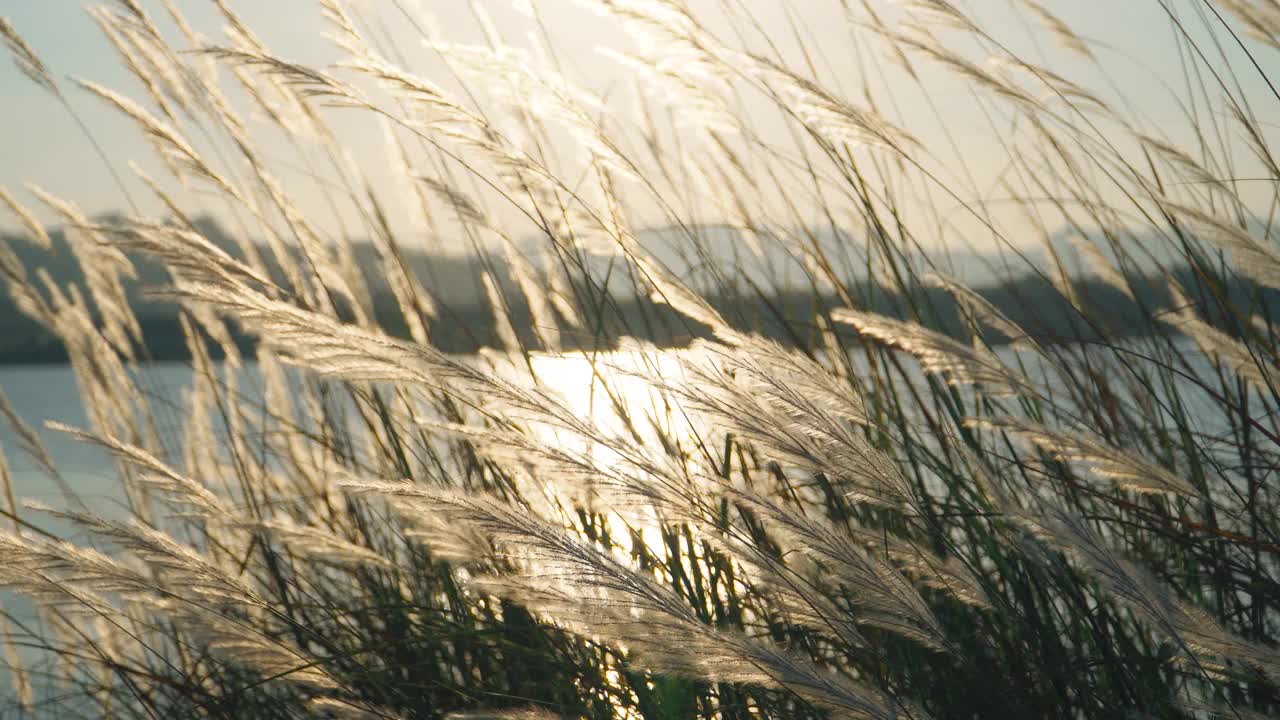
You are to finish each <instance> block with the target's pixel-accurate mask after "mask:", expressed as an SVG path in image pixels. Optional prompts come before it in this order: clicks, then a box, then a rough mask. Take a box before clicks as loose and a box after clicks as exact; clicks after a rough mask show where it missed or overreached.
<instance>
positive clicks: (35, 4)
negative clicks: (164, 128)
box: [0, 0, 1275, 227]
mask: <svg viewBox="0 0 1280 720" xmlns="http://www.w3.org/2000/svg"><path fill="white" fill-rule="evenodd" d="M404 1H405V2H406V3H408V4H410V5H412V4H413V3H412V2H410V0H404ZM532 1H533V2H536V3H537V5H538V8H539V10H540V11H541V12H542V13H543V17H544V19H545V21H546V23H545V24H546V25H547V27H548V31H549V32H550V33H551V35H552V36H553V45H554V48H555V51H556V53H557V54H558V55H559V56H560V59H561V60H562V61H565V66H566V67H568V68H570V74H571V75H573V77H574V79H575V81H577V82H580V83H581V84H582V85H584V86H586V87H588V88H591V89H594V90H596V91H598V92H602V93H610V92H613V91H614V90H615V88H616V86H617V85H618V84H619V83H620V81H622V80H623V79H624V76H623V73H622V70H621V69H620V66H618V65H617V64H616V63H614V62H612V61H610V60H608V59H607V58H605V57H603V56H602V55H601V54H600V53H599V51H598V47H599V46H611V47H623V48H625V47H627V46H628V45H629V42H628V40H627V38H626V37H625V36H624V35H623V34H622V33H620V32H619V31H618V30H617V28H616V25H615V23H614V22H613V21H610V20H604V19H600V18H597V17H595V16H594V15H593V14H592V13H591V12H589V11H587V10H585V9H583V8H582V7H581V6H580V5H579V4H578V3H576V2H574V1H573V0H532ZM1200 1H1201V0H1066V1H1063V0H1044V5H1045V6H1046V7H1048V8H1050V9H1051V10H1053V11H1054V12H1055V13H1057V14H1059V15H1060V16H1061V17H1063V18H1064V19H1066V20H1067V21H1068V22H1069V23H1070V24H1071V25H1072V27H1073V28H1074V29H1076V30H1077V32H1079V33H1080V34H1081V35H1083V36H1085V37H1087V38H1090V39H1091V40H1093V41H1095V42H1096V43H1097V47H1098V50H1097V52H1098V54H1099V56H1100V58H1101V60H1102V64H1103V65H1104V66H1106V67H1107V73H1106V75H1105V76H1103V75H1102V74H1101V73H1100V72H1099V71H1098V70H1097V69H1096V68H1094V67H1090V66H1087V65H1086V64H1084V63H1083V62H1081V61H1079V60H1076V59H1073V57H1072V56H1070V55H1069V54H1067V53H1064V52H1062V51H1060V50H1058V49H1056V48H1053V47H1047V46H1035V45H1030V44H1028V43H1027V40H1026V38H1027V30H1028V25H1027V24H1026V23H1027V20H1026V17H1025V15H1019V14H1015V13H1014V12H1013V11H1012V10H1011V8H1012V7H1013V4H1014V0H969V2H963V1H958V4H959V5H960V6H961V7H964V8H965V9H966V10H968V11H971V12H972V13H973V14H974V15H975V16H976V17H978V18H980V19H981V24H982V25H983V26H984V27H985V28H987V29H988V30H990V31H991V32H992V34H994V35H995V36H996V37H998V38H1000V39H1001V41H1002V42H1006V43H1007V44H1008V45H1009V46H1011V47H1013V48H1015V49H1018V50H1019V51H1025V52H1027V53H1028V57H1030V58H1039V59H1041V60H1042V61H1043V62H1044V63H1045V64H1046V65H1047V66H1049V67H1051V68H1053V69H1055V70H1059V71H1064V72H1065V73H1066V74H1070V75H1071V76H1072V77H1073V79H1076V80H1077V81H1080V82H1082V84H1084V85H1086V86H1089V87H1106V86H1107V83H1114V85H1115V86H1118V87H1121V88H1124V89H1125V93H1124V96H1123V101H1124V102H1126V103H1128V104H1129V106H1130V107H1131V109H1132V111H1133V112H1134V113H1135V114H1137V115H1138V116H1140V117H1142V118H1143V119H1144V121H1145V122H1146V123H1147V124H1149V125H1151V126H1154V127H1170V126H1173V125H1176V124H1178V123H1180V122H1181V120H1180V119H1179V118H1178V115H1177V113H1178V108H1177V106H1176V104H1174V103H1173V102H1172V100H1171V97H1170V94H1169V91H1168V90H1167V89H1166V88H1165V87H1162V84H1163V83H1177V82H1178V78H1179V77H1180V76H1181V71H1180V69H1179V68H1180V65H1179V58H1178V53H1177V50H1176V45H1175V43H1174V41H1173V37H1174V36H1173V32H1172V31H1171V29H1170V25H1169V22H1168V19H1167V15H1166V13H1165V11H1164V9H1162V7H1161V3H1162V2H1165V3H1169V5H1170V6H1172V7H1173V8H1175V10H1177V11H1178V12H1180V13H1183V14H1187V13H1190V12H1192V10H1191V8H1194V7H1195V6H1196V4H1197V3H1199V2H1200ZM142 2H143V5H144V6H146V7H147V8H148V9H149V10H150V12H151V13H152V15H153V16H155V17H157V18H161V17H163V15H164V13H163V11H162V9H161V7H160V5H159V3H158V2H155V0H142ZM227 2H228V4H229V5H230V6H231V7H232V8H234V9H235V10H236V12H238V13H239V14H240V15H241V16H242V17H243V18H244V19H245V20H246V21H247V24H248V25H249V26H250V27H252V28H253V29H254V30H255V31H256V32H257V33H258V35H259V36H260V37H261V38H262V39H263V40H264V41H265V44H266V45H267V46H268V47H270V48H271V49H272V50H273V51H274V52H275V53H276V54H278V55H279V56H282V57H285V58H289V59H295V60H300V61H303V62H306V63H311V64H316V65H322V66H323V65H326V64H329V63H331V62H333V61H334V60H335V59H337V57H338V54H337V51H336V50H335V49H334V48H333V46H332V45H331V44H330V43H329V42H328V41H327V40H325V39H324V38H323V37H322V34H323V32H324V31H325V26H324V23H323V21H322V19H321V17H320V13H319V11H318V7H317V6H316V4H315V2H314V0H227ZM475 2H476V4H478V5H480V6H482V7H483V9H484V10H485V11H486V12H487V13H488V15H490V16H491V17H492V19H493V22H494V24H495V25H496V26H497V28H498V30H499V32H500V33H501V34H502V35H503V36H504V37H505V38H507V39H509V40H511V41H512V42H513V43H515V44H519V43H520V39H521V38H524V37H526V36H527V35H528V34H529V33H530V32H531V30H532V28H531V21H530V20H528V19H527V17H526V16H525V15H524V14H522V13H520V12H518V11H517V10H516V9H515V8H514V5H515V3H513V2H511V0H475ZM791 2H792V3H793V5H792V7H793V8H794V10H795V14H796V16H797V17H798V18H799V19H800V21H801V22H802V23H803V24H804V28H803V29H802V32H803V33H804V34H805V35H807V36H808V37H809V39H810V40H811V44H812V46H813V47H819V48H821V49H822V54H823V58H822V60H823V61H824V64H825V65H826V66H827V67H828V68H829V69H830V70H831V74H832V75H833V76H835V77H839V76H841V74H842V73H840V72H839V68H840V67H842V65H843V64H845V63H854V62H858V54H857V51H856V48H855V46H854V44H853V43H852V42H851V38H852V37H853V36H852V35H851V33H850V28H849V26H848V24H847V23H846V22H845V20H844V19H843V16H842V15H841V14H840V13H839V11H838V10H837V8H838V7H839V2H838V0H791ZM872 2H873V4H876V5H885V4H887V3H889V0H872ZM175 3H176V4H177V5H178V7H179V8H181V10H182V11H183V12H184V13H185V14H187V16H188V19H189V21H190V23H191V24H192V25H193V26H195V27H196V28H197V29H198V30H200V31H201V32H202V34H204V35H207V36H209V37H210V38H213V39H214V41H215V42H216V41H217V39H218V38H220V37H221V28H222V25H223V23H222V20H221V18H219V17H218V15H217V13H216V10H215V9H214V7H213V3H212V2H211V1H210V0H175ZM721 3H739V4H740V7H749V8H750V10H751V12H752V13H754V14H756V15H757V16H758V18H759V20H760V21H761V22H762V23H763V24H764V25H765V26H766V27H770V28H778V30H777V36H778V37H779V38H780V39H782V41H783V45H784V47H785V46H786V45H787V42H786V38H787V37H788V36H789V33H790V30H789V29H787V25H786V24H785V22H786V16H785V15H784V14H783V13H782V11H781V10H780V8H781V7H783V4H782V3H780V2H774V0H758V1H757V0H692V1H691V3H690V4H691V6H692V7H693V8H694V9H695V11H697V12H698V13H699V16H700V17H704V18H708V19H709V24H710V26H711V28H712V29H713V30H715V31H717V32H724V33H726V34H731V33H732V32H734V28H732V27H730V26H728V25H725V24H720V25H717V21H716V19H715V18H716V17H718V7H719V6H720V5H721ZM349 4H350V5H351V7H352V8H353V9H355V10H357V11H358V12H359V13H360V15H361V17H362V18H365V19H368V20H371V21H372V22H373V23H375V24H377V25H379V26H380V27H382V28H383V29H385V31H386V32H387V33H389V35H390V36H391V37H394V38H397V43H398V44H402V45H403V47H404V48H406V49H407V50H406V51H407V52H408V53H409V54H410V58H411V61H412V63H413V65H414V69H415V70H416V71H417V72H419V73H420V74H423V75H426V76H428V77H432V78H438V77H445V78H447V73H446V72H445V68H444V67H443V66H442V65H441V64H439V63H438V62H437V60H436V59H435V58H434V57H433V56H432V54H431V53H430V52H429V51H427V50H426V49H425V48H422V47H421V43H420V42H418V41H417V38H415V37H414V35H413V34H412V33H411V32H410V31H409V29H408V20H407V18H406V16H405V15H403V14H402V13H401V11H399V10H397V9H396V8H395V3H394V2H392V0H351V1H350V2H349ZM422 4H423V5H425V6H426V7H428V8H429V14H430V16H432V20H433V24H434V26H435V27H436V28H438V30H439V32H440V33H441V34H442V35H443V36H444V37H446V38H449V39H451V40H456V41H459V42H479V41H480V39H481V38H482V37H483V36H482V33H481V29H480V27H481V26H480V25H479V24H478V23H477V20H476V17H477V16H476V13H475V11H474V9H473V7H472V1H471V0H429V1H428V2H424V3H422ZM855 4H856V3H855ZM0 14H3V15H5V16H7V17H8V18H9V20H10V21H11V22H12V23H13V25H14V26H15V27H16V28H17V29H18V30H19V32H21V33H22V34H23V35H24V36H25V38H26V39H27V41H28V43H29V44H30V45H31V46H32V47H34V48H35V49H36V51H37V52H38V53H39V54H40V55H41V56H42V57H43V59H44V60H45V62H46V63H47V64H48V65H49V66H50V67H51V69H52V70H53V72H54V74H55V75H56V76H57V77H58V78H60V79H65V78H69V77H72V76H76V77H83V78H86V79H90V80H92V81H94V82H97V83H100V84H102V85H105V86H107V87H111V88H114V89H118V90H120V91H122V92H124V93H125V94H128V95H131V96H133V97H136V98H141V97H143V96H142V94H141V91H140V89H139V86H138V85H137V83H136V82H135V81H134V80H133V79H132V78H131V77H129V75H128V74H127V72H126V70H125V69H124V68H123V67H122V66H121V65H120V63H119V62H118V60H117V58H116V56H115V54H114V51H113V50H112V49H111V47H110V46H109V45H108V44H107V42H106V41H105V39H104V38H103V37H102V36H101V34H100V31H99V30H98V29H97V27H96V25H95V24H94V23H93V21H92V20H91V19H90V18H89V16H88V14H87V13H86V12H85V9H84V3H83V2H82V0H0ZM175 37H176V36H175ZM1040 37H1041V39H1042V40H1043V39H1044V38H1045V36H1044V35H1043V34H1041V36H1040ZM1108 48H1109V49H1108ZM1263 57H1264V59H1270V60H1275V56H1274V55H1270V54H1266V55H1264V56H1263ZM1236 61H1237V62H1240V58H1239V57H1236ZM1244 68H1245V66H1244V65H1243V64H1241V65H1239V66H1237V72H1238V73H1239V75H1240V76H1241V77H1242V78H1244V82H1245V83H1246V87H1247V88H1249V89H1250V90H1251V91H1252V90H1253V89H1260V88H1261V87H1262V85H1261V82H1260V80H1259V79H1258V78H1257V77H1256V74H1254V73H1251V72H1247V71H1246V70H1245V69H1244ZM875 72H876V73H882V74H883V77H881V78H880V80H881V81H882V82H883V83H885V84H888V85H892V84H893V83H894V82H895V80H894V78H895V73H897V72H898V71H897V70H896V69H893V68H892V67H890V66H889V65H888V64H885V66H884V68H883V69H879V68H876V69H875ZM224 77H225V76H224ZM939 78H942V79H941V80H940V81H939V82H937V83H934V84H933V85H932V86H931V87H932V90H931V93H932V98H931V99H932V101H933V102H934V103H935V104H936V105H937V106H938V107H941V108H943V109H944V111H943V112H942V113H941V114H934V113H933V112H932V111H926V109H927V108H926V105H925V104H924V103H923V102H922V101H921V99H919V98H911V97H907V98H905V99H904V100H903V102H902V104H901V105H899V106H898V107H897V108H896V109H897V112H898V113H899V114H900V115H901V116H903V117H904V118H905V119H906V120H907V122H904V123H903V124H905V125H907V126H908V127H910V128H912V129H913V131H915V132H917V134H921V135H923V136H924V137H925V139H926V140H930V139H940V138H942V137H943V133H944V132H948V133H950V134H951V135H952V136H953V137H955V138H956V140H957V141H958V145H959V147H960V148H962V152H963V153H964V154H965V156H966V161H967V162H970V163H972V164H973V166H974V167H976V168H977V173H978V174H979V175H984V174H985V175H988V176H994V175H995V174H997V173H998V172H999V170H1000V168H999V166H998V163H997V162H996V161H994V160H992V158H998V157H999V155H1000V153H999V150H998V147H997V145H996V138H994V137H993V134H992V132H991V129H990V127H989V126H987V125H986V124H985V123H984V122H983V121H982V118H981V115H980V114H978V113H976V112H974V111H971V110H964V109H963V108H964V107H966V106H969V105H971V103H967V102H966V101H967V100H968V99H969V98H968V97H967V95H968V90H967V89H966V87H965V86H964V85H963V84H961V83H952V84H948V83H947V82H946V81H945V78H943V76H942V75H939ZM228 84H229V80H228ZM64 87H66V88H67V95H68V97H69V99H70V102H71V104H72V106H73V108H74V109H75V111H76V113H77V114H78V115H79V116H80V118H82V119H83V120H84V121H85V123H86V125H88V126H89V127H90V128H91V132H92V134H93V136H94V137H95V138H96V140H97V141H98V142H99V143H100V144H101V145H102V146H103V147H104V148H105V149H106V150H107V152H108V154H109V155H110V157H111V159H112V163H113V165H114V166H115V167H116V169H117V170H118V171H120V172H122V173H124V174H126V175H127V174H128V169H127V167H126V162H127V161H129V160H136V161H138V162H139V164H140V165H141V166H142V167H143V168H144V169H145V170H146V171H147V172H148V173H150V174H152V175H153V176H156V177H162V176H164V175H165V173H164V169H163V166H161V165H160V164H159V163H158V162H157V161H156V160H154V159H153V158H152V155H151V152H150V149H149V146H148V145H147V143H146V141H145V139H144V138H143V137H141V134H140V133H139V132H138V130H137V128H136V127H135V126H133V124H132V123H130V122H129V121H127V120H125V119H124V118H122V117H120V116H118V115H116V114H115V113H114V112H110V111H107V110H106V109H105V107H104V106H103V105H102V104H101V102H99V101H98V100H96V99H95V98H92V97H90V96H88V94H87V93H85V92H83V91H80V90H78V89H77V88H75V87H74V86H72V85H71V84H70V83H66V84H64ZM845 89H846V90H849V88H845ZM854 90H856V88H855V89H854ZM1254 96H1255V97H1258V96H1259V95H1258V94H1257V93H1254ZM952 107H956V108H961V109H958V110H955V111H952V110H951V108H952ZM762 114H763V113H762ZM333 117H334V118H335V120H334V122H335V123H336V126H337V128H338V131H339V135H340V137H342V140H343V144H344V147H345V148H346V149H347V150H349V151H350V154H351V155H352V156H353V157H354V158H355V160H356V162H357V163H358V164H359V166H360V167H361V168H362V169H363V170H364V171H365V173H366V174H367V175H368V176H369V177H370V180H371V182H372V183H373V184H374V185H375V187H377V188H379V189H382V190H387V191H393V190H394V187H393V185H394V183H393V181H392V179H391V178H389V177H387V175H388V173H387V172H386V168H387V167H388V165H387V152H386V148H385V143H384V140H383V136H382V134H381V132H380V131H379V128H378V126H377V125H375V124H372V123H370V122H368V119H367V118H359V117H350V116H343V115H341V114H338V115H334V116H333ZM765 122H766V125H767V121H765ZM779 131H781V126H779ZM279 153H280V157H279V158H278V159H279V160H280V162H281V163H282V165H281V167H297V166H299V165H301V163H298V162H294V161H291V160H290V159H289V149H288V148H286V147H280V148H279ZM285 179H286V180H287V181H290V188H291V189H293V188H296V192H297V194H298V196H299V198H300V200H299V202H300V204H301V205H302V209H303V210H304V212H306V213H308V214H314V215H315V216H323V215H324V214H325V213H326V212H329V211H330V208H329V204H330V203H329V201H328V199H327V197H326V195H325V194H324V192H322V191H321V190H320V189H319V188H318V187H310V186H313V185H315V184H314V183H309V182H306V176H305V174H304V173H303V172H302V171H301V169H299V170H298V174H297V176H296V177H294V178H285ZM294 180H297V181H298V182H296V183H295V182H292V181H294ZM28 182H29V183H34V184H36V185H38V186H40V187H43V188H46V189H48V190H51V191H53V192H55V193H56V194H59V195H61V196H63V197H66V198H68V199H70V200H73V201H74V202H76V203H77V204H78V205H79V206H80V207H81V208H83V209H84V210H86V211H88V212H89V213H91V214H92V213H100V212H109V211H114V210H122V209H124V207H125V202H124V199H123V197H122V194H121V192H120V190H119V188H118V186H117V184H116V183H115V182H114V181H113V180H112V179H111V176H110V174H109V173H108V171H107V170H106V169H105V167H104V166H103V164H102V163H101V162H100V161H98V160H97V159H96V158H95V157H94V156H93V155H92V149H91V146H90V144H89V142H88V140H87V139H86V138H85V136H84V135H83V133H81V132H80V131H79V130H78V129H77V126H76V123H75V121H74V120H73V118H72V117H71V116H70V115H69V114H68V113H67V112H66V110H65V109H64V108H63V107H61V106H60V105H59V104H58V103H57V102H56V101H55V100H54V99H53V98H51V97H50V96H49V95H48V94H47V93H45V92H43V91H42V90H41V89H40V88H38V87H36V86H35V85H33V84H32V83H30V82H29V81H27V79H26V78H25V77H23V76H22V75H21V74H20V73H19V72H18V71H17V70H16V69H15V68H13V67H12V66H10V65H8V64H7V63H5V64H0V185H3V186H5V187H8V188H11V189H18V188H21V186H22V185H23V184H24V183H28ZM128 183H129V184H128V188H129V190H130V192H131V194H132V195H134V196H135V197H137V198H146V196H147V193H146V192H145V189H144V188H143V187H142V186H141V185H140V184H139V183H137V182H135V181H132V180H129V181H128ZM184 197H185V198H186V199H189V200H193V201H195V202H196V203H197V204H199V203H201V202H206V199H205V198H203V197H201V196H199V194H198V193H195V192H194V191H188V192H187V194H186V195H185V196H184ZM141 204H142V205H143V210H144V212H152V213H154V212H158V210H157V206H156V205H155V203H154V202H148V201H146V200H143V201H142V202H141ZM210 211H211V212H215V213H216V210H213V209H211V210H210ZM42 217H44V218H46V219H50V218H51V216H49V215H47V214H42ZM8 225H9V223H8V222H7V220H6V219H0V227H4V226H8Z"/></svg>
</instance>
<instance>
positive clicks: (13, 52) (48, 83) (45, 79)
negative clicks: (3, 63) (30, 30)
mask: <svg viewBox="0 0 1280 720" xmlns="http://www.w3.org/2000/svg"><path fill="white" fill-rule="evenodd" d="M0 42H3V43H4V47H5V50H8V51H9V56H10V57H11V58H13V64H14V65H16V66H17V68H18V71H19V72H21V73H22V74H23V75H26V76H27V77H28V78H29V79H30V80H31V82H33V83H35V84H36V85H39V86H40V87H42V88H44V89H45V90H48V91H49V92H50V93H52V94H54V95H57V96H61V91H59V90H58V84H57V83H56V82H54V80H53V75H52V74H51V73H50V72H49V68H48V66H46V65H45V64H44V61H42V60H41V59H40V56H39V55H37V54H36V51H35V50H33V49H32V48H31V46H30V45H28V44H27V41H26V40H24V39H23V38H22V36H21V35H19V34H18V29H17V28H15V27H14V26H13V23H11V22H9V18H7V17H4V16H0Z"/></svg>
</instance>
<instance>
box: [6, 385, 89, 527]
mask: <svg viewBox="0 0 1280 720" xmlns="http://www.w3.org/2000/svg"><path fill="white" fill-rule="evenodd" d="M0 415H3V416H4V419H5V421H6V423H7V424H8V426H9V429H10V431H12V432H13V434H14V436H16V437H17V439H18V448H19V449H20V450H22V452H23V453H25V454H26V455H27V457H29V458H31V460H32V461H33V462H35V464H36V466H37V467H38V468H40V470H41V472H43V473H44V474H45V475H46V476H48V477H49V479H51V480H53V482H54V483H55V484H56V485H57V486H58V490H59V491H60V492H61V493H62V497H63V499H64V500H66V501H68V502H74V503H76V504H82V503H81V502H80V500H79V498H78V496H77V495H76V492H75V490H73V489H72V488H71V485H70V484H69V483H68V482H67V480H66V478H65V477H63V475H62V473H61V472H59V471H58V465H57V463H56V462H55V461H54V459H53V455H51V454H50V453H49V448H48V447H47V446H46V445H45V444H44V441H43V440H41V439H40V436H39V435H38V434H37V433H36V431H35V428H33V427H31V425H29V424H28V423H27V421H26V420H24V419H23V418H22V416H21V415H19V414H18V412H17V411H16V410H15V409H14V408H13V405H12V404H10V403H9V398H8V396H6V395H5V394H4V391H3V390H0ZM11 504H12V503H11ZM10 509H11V510H12V509H13V508H10Z"/></svg>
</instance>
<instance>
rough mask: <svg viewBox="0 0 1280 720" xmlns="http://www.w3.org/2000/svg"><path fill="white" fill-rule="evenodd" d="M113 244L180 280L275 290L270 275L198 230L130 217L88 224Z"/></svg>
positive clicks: (89, 227) (88, 227)
mask: <svg viewBox="0 0 1280 720" xmlns="http://www.w3.org/2000/svg"><path fill="white" fill-rule="evenodd" d="M85 229H87V230H91V231H93V232H96V233H98V234H100V235H101V236H103V237H113V238H115V244H116V245H118V246H120V247H122V248H125V249H128V250H133V251H136V252H142V253H146V254H147V255H148V256H150V257H153V258H158V259H160V260H162V261H163V262H164V264H165V268H166V269H167V270H168V271H169V272H170V273H171V274H173V275H175V276H178V277H181V278H182V279H183V280H189V281H195V282H216V281H219V280H221V281H225V282H231V283H234V282H253V283H257V284H259V285H261V286H263V287H266V288H273V289H277V290H278V289H279V288H277V287H276V285H275V283H273V282H272V281H271V280H270V278H268V277H266V276H265V275H263V274H261V273H259V272H258V271H257V270H255V269H254V268H252V267H250V266H248V265H245V264H244V263H242V262H240V261H239V260H237V259H235V258H233V257H232V256H231V255H229V254H228V253H227V251H225V250H223V249H222V248H220V247H218V246H217V245H214V244H213V243H212V242H210V241H209V239H208V238H206V237H205V236H203V235H201V234H200V233H199V232H197V231H195V230H191V229H187V228H182V227H177V226H174V225H167V224H162V223H159V222H156V221H154V220H148V219H146V218H132V219H130V220H129V221H128V223H127V224H125V225H93V224H91V225H88V226H86V227H85Z"/></svg>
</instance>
